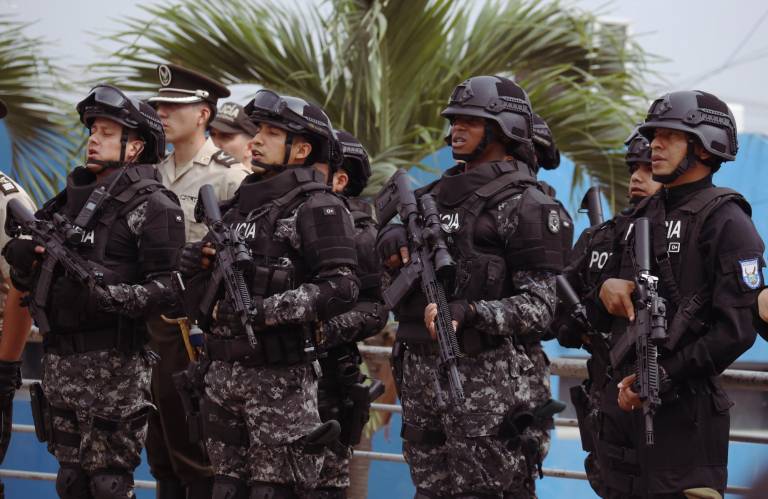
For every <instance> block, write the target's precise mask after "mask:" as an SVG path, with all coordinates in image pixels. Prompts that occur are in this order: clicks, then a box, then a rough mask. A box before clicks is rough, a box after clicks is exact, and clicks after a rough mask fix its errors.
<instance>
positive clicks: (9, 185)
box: [0, 173, 19, 195]
mask: <svg viewBox="0 0 768 499" xmlns="http://www.w3.org/2000/svg"><path fill="white" fill-rule="evenodd" d="M0 191H2V193H3V194H5V195H8V194H13V193H15V192H19V188H18V187H16V184H14V183H13V181H12V180H11V179H10V178H9V177H8V176H7V175H6V174H4V173H0Z"/></svg>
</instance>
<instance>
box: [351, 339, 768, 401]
mask: <svg viewBox="0 0 768 499" xmlns="http://www.w3.org/2000/svg"><path fill="white" fill-rule="evenodd" d="M359 348H360V353H364V354H369V355H374V356H386V357H388V356H390V355H391V354H392V349H391V348H389V347H378V346H368V345H360V346H359ZM549 368H550V369H551V371H552V374H554V375H557V376H562V377H564V378H579V379H586V378H587V359H577V358H569V357H565V358H564V357H557V358H554V359H552V360H551V363H550V366H549ZM719 378H720V381H722V383H723V385H724V386H725V387H726V388H739V389H741V390H756V391H768V372H766V371H748V370H744V369H726V370H725V372H724V373H723V374H721V375H720V376H719Z"/></svg>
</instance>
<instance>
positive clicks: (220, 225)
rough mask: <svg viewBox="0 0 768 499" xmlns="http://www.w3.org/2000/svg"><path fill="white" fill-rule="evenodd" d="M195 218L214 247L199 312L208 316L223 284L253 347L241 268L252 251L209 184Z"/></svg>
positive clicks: (197, 206)
mask: <svg viewBox="0 0 768 499" xmlns="http://www.w3.org/2000/svg"><path fill="white" fill-rule="evenodd" d="M195 220H196V221H197V222H198V223H200V222H203V223H205V225H206V227H208V230H209V232H208V236H209V237H210V238H211V242H212V243H213V247H214V249H215V250H216V258H215V260H214V263H213V271H212V273H211V279H210V281H209V284H208V287H207V288H206V290H205V294H204V295H203V299H202V300H201V302H200V306H199V311H200V312H201V313H202V314H203V315H202V316H203V317H206V318H207V317H210V314H211V313H212V312H213V307H214V305H215V304H216V300H217V297H218V296H219V293H220V291H221V288H222V286H223V288H224V296H225V298H226V299H227V300H229V304H230V306H231V307H232V310H233V312H234V313H235V315H237V316H238V318H239V319H240V324H242V326H243V328H244V329H245V334H246V335H247V336H248V342H249V343H250V344H251V346H252V347H254V348H256V346H257V343H258V342H257V340H256V335H255V333H254V331H253V326H252V325H251V317H250V309H251V295H250V293H249V291H248V287H247V286H246V284H245V280H244V279H243V270H244V269H245V268H246V267H247V266H249V265H250V262H251V261H252V258H251V252H250V250H249V249H248V246H247V245H246V244H245V243H244V242H243V241H242V239H241V238H240V236H239V235H238V234H237V233H236V232H235V231H234V230H233V229H232V227H230V226H229V225H227V224H225V223H224V221H223V220H222V218H221V209H220V208H219V201H218V199H217V198H216V194H215V193H214V191H213V187H212V186H211V185H210V184H205V185H204V186H202V187H201V188H200V192H199V193H198V198H197V205H196V206H195Z"/></svg>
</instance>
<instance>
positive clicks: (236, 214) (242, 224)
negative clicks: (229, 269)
mask: <svg viewBox="0 0 768 499" xmlns="http://www.w3.org/2000/svg"><path fill="white" fill-rule="evenodd" d="M328 190H329V187H328V186H327V185H325V183H324V182H323V177H322V175H321V174H319V173H317V172H316V171H315V170H314V169H311V168H304V167H302V168H290V169H288V170H286V171H284V172H281V173H279V174H278V175H275V176H274V177H270V178H268V179H265V180H262V178H261V176H260V175H255V174H254V175H250V176H248V177H246V178H245V180H243V183H242V184H241V185H240V188H239V189H238V190H237V193H236V194H235V199H234V200H233V202H232V203H231V206H230V208H229V209H228V210H227V211H226V213H224V216H223V219H224V222H225V223H227V224H229V225H230V226H231V227H232V229H233V230H234V231H235V232H236V233H238V234H239V235H240V237H241V238H242V239H243V240H244V241H245V242H246V244H247V245H248V247H249V248H250V249H251V255H252V257H253V264H252V266H251V268H250V269H247V270H246V271H245V279H246V282H248V283H249V287H250V291H251V296H253V297H254V298H267V297H269V296H272V295H275V294H278V293H282V292H284V291H287V290H289V289H294V288H296V287H298V286H299V285H300V284H302V283H304V282H307V279H308V278H309V276H308V275H307V269H306V268H305V265H304V261H303V259H302V258H301V255H300V254H299V252H298V251H296V249H294V248H293V247H292V246H291V244H290V235H286V237H282V238H278V237H276V236H275V232H276V230H277V222H278V220H280V219H282V218H286V217H288V216H289V215H290V213H291V212H292V211H293V210H295V209H296V208H297V207H298V206H299V205H301V204H302V203H303V202H305V201H306V200H307V199H308V198H309V196H310V195H311V194H312V193H314V192H321V191H325V192H327V191H328Z"/></svg>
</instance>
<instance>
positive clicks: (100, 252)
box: [37, 165, 175, 333]
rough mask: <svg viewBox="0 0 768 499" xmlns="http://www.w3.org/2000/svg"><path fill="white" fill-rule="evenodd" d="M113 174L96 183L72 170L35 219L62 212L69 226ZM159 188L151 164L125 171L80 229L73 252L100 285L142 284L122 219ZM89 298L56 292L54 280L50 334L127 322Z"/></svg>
mask: <svg viewBox="0 0 768 499" xmlns="http://www.w3.org/2000/svg"><path fill="white" fill-rule="evenodd" d="M117 175H120V170H116V171H114V172H112V173H111V174H110V175H108V176H107V177H106V178H103V179H101V180H99V181H98V182H97V181H96V177H95V175H94V174H93V173H91V172H90V171H88V170H87V169H85V168H82V167H80V168H76V169H75V170H73V171H72V173H70V174H69V175H68V176H67V187H66V188H65V190H64V191H62V192H60V193H59V194H57V195H56V196H55V197H54V198H53V199H51V200H50V201H48V202H47V203H46V204H45V205H44V206H43V208H42V209H41V210H40V211H38V213H37V217H38V218H41V219H51V218H52V216H53V214H54V213H62V214H63V215H65V216H66V217H67V219H68V220H69V221H70V222H71V221H73V220H75V218H76V217H77V215H78V214H79V213H80V210H82V208H83V206H84V205H85V203H86V201H87V200H88V197H89V196H90V194H91V192H93V191H94V189H96V188H97V187H100V186H104V187H108V186H109V185H110V184H111V183H112V181H113V180H115V178H116V176H117ZM158 190H163V191H165V189H164V187H163V185H162V184H161V183H160V181H159V178H158V176H157V170H156V169H155V167H154V166H153V165H135V166H130V167H128V168H127V169H126V170H125V173H124V174H123V175H122V176H121V177H120V179H119V180H118V181H117V183H116V184H115V185H114V186H113V188H112V190H111V192H110V198H109V199H108V200H107V201H105V202H104V204H103V205H102V207H101V209H100V210H99V211H98V212H97V213H96V214H95V216H94V217H93V219H92V223H91V224H90V225H89V226H88V227H84V228H83V229H84V233H83V237H82V241H81V242H80V244H78V245H77V247H76V251H77V252H78V253H79V254H80V255H82V256H83V257H84V258H85V259H86V260H88V262H89V263H90V264H91V270H92V272H94V273H96V272H98V273H100V274H101V275H103V283H104V284H117V283H133V284H135V283H139V282H141V281H142V280H143V276H142V275H141V268H140V263H139V245H138V240H137V237H136V236H135V235H134V234H133V233H132V232H131V230H130V228H129V227H128V224H127V222H126V220H125V216H126V215H127V214H128V213H129V212H130V211H131V210H133V209H134V208H136V207H137V206H139V205H140V204H141V203H143V202H145V201H146V200H147V198H148V197H149V195H151V194H152V193H153V192H155V191H158ZM169 196H170V197H173V198H174V199H175V197H174V196H173V194H170V193H169ZM61 277H62V276H59V277H57V279H60V278H61ZM78 288H81V289H78ZM57 289H59V290H60V292H59V293H57V292H56V291H57ZM88 298H89V297H88V292H87V290H86V289H85V288H84V287H82V286H79V287H78V286H69V287H67V288H64V289H62V288H60V287H59V288H57V285H56V283H55V282H54V285H53V286H52V290H51V298H50V305H49V307H48V313H49V317H50V320H51V331H52V332H54V333H81V332H87V331H95V330H101V329H107V328H111V327H115V326H116V325H118V322H120V323H122V322H125V321H128V320H129V319H126V318H124V317H121V316H118V315H116V314H107V313H104V312H98V311H96V310H95V308H94V307H93V306H92V303H90V302H89V299H88Z"/></svg>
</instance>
